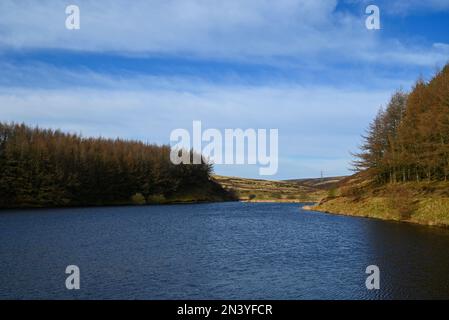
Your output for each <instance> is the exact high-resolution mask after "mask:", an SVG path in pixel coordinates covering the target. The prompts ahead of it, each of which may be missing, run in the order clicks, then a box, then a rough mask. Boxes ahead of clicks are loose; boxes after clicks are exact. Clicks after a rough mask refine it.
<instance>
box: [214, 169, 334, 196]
mask: <svg viewBox="0 0 449 320" xmlns="http://www.w3.org/2000/svg"><path fill="white" fill-rule="evenodd" d="M213 178H214V180H215V181H216V182H218V183H219V184H220V185H221V186H222V187H223V188H225V189H227V190H233V191H234V192H235V194H236V195H237V197H238V198H239V199H240V200H242V201H253V202H317V201H319V200H321V199H322V198H324V197H325V196H326V195H327V194H328V190H329V189H330V188H332V187H333V186H334V185H335V184H336V183H338V181H340V180H341V179H342V177H335V178H324V179H297V180H286V181H272V180H261V179H245V178H237V177H224V176H218V175H216V176H214V177H213Z"/></svg>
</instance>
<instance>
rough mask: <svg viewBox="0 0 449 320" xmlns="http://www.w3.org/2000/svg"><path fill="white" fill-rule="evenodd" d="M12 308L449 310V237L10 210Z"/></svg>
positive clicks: (270, 215) (251, 219)
mask: <svg viewBox="0 0 449 320" xmlns="http://www.w3.org/2000/svg"><path fill="white" fill-rule="evenodd" d="M68 265H76V266H78V267H79V270H80V289H79V290H68V289H67V288H66V286H65V280H66V278H67V277H68V276H69V275H68V274H66V273H65V269H66V267H67V266H68ZM370 265H376V266H378V267H379V270H380V289H379V290H368V289H367V288H366V286H365V280H366V278H367V277H368V276H369V275H368V274H366V273H365V270H366V268H367V266H370ZM0 298H1V299H417V298H424V299H443V298H446V299H448V298H449V230H445V229H439V228H431V227H425V226H417V225H410V224H404V223H396V222H388V221H380V220H372V219H366V218H358V217H346V216H338V215H329V214H324V213H319V212H313V211H303V210H301V204H289V203H241V202H229V203H211V204H192V205H166V206H142V207H139V206H137V207H98V208H69V209H39V210H3V211H1V212H0Z"/></svg>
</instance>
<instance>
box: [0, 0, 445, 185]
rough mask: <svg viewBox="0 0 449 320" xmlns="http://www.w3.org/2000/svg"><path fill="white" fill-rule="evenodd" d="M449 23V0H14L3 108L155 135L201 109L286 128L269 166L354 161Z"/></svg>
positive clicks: (224, 121) (2, 11)
mask: <svg viewBox="0 0 449 320" xmlns="http://www.w3.org/2000/svg"><path fill="white" fill-rule="evenodd" d="M71 4H74V5H77V6H78V7H79V9H80V29H79V30H68V29H67V28H66V26H65V20H66V18H67V14H66V13H65V9H66V7H67V6H68V5H71ZM368 5H376V6H378V7H379V9H380V25H381V28H380V30H368V29H367V28H366V26H365V20H366V19H367V17H368V15H367V14H366V12H365V10H366V7H367V6H368ZM448 31H449V0H428V1H418V0H408V1H405V0H404V1H400V0H378V1H376V0H373V1H365V0H340V1H337V0H277V1H271V0H226V1H224V0H220V1H219V0H147V1H141V0H134V1H127V0H115V1H112V0H111V1H95V0H85V1H82V0H79V1H74V0H70V1H60V0H42V1H39V2H37V1H32V0H2V1H0V121H2V122H24V123H26V124H29V125H31V126H39V127H45V128H55V129H57V128H59V129H62V130H63V131H67V132H75V133H81V134H82V135H83V136H95V137H98V136H102V137H111V138H115V137H122V138H126V139H139V140H142V141H144V142H151V143H157V144H168V143H169V142H170V141H169V138H170V133H171V131H172V130H174V129H177V128H185V129H187V130H191V128H192V121H194V120H200V121H201V122H202V126H203V128H204V129H207V128H217V129H219V130H224V129H226V128H231V129H232V128H242V129H248V128H253V129H256V130H257V129H278V131H279V170H278V172H277V174H276V175H275V176H271V177H268V178H270V179H294V178H309V177H319V176H320V175H321V172H323V174H324V176H336V175H346V174H350V173H351V170H350V169H351V159H352V156H351V152H356V151H357V148H358V146H359V145H360V144H361V141H362V140H361V135H362V134H363V133H364V131H365V129H366V128H367V126H368V125H369V123H370V121H371V120H372V119H373V117H374V116H375V114H376V112H377V110H378V109H379V108H380V107H381V106H385V105H386V104H387V103H388V100H389V98H390V97H391V95H392V93H393V92H394V91H395V90H399V89H403V90H410V88H411V87H412V86H413V84H414V82H415V81H416V80H417V79H418V78H420V77H421V78H424V79H430V78H431V77H432V75H433V74H434V73H435V71H436V70H437V69H438V68H441V67H442V66H444V65H445V64H446V63H447V62H448V61H449V32H448ZM258 169H259V166H258V165H217V166H216V167H215V171H216V173H217V174H222V175H231V176H242V177H252V178H267V177H262V176H259V170H258Z"/></svg>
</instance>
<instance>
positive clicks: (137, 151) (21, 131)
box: [0, 123, 235, 208]
mask: <svg viewBox="0 0 449 320" xmlns="http://www.w3.org/2000/svg"><path fill="white" fill-rule="evenodd" d="M211 173H212V165H211V164H209V163H206V162H203V163H202V164H198V165H183V164H181V165H173V164H172V163H171V161H170V147H169V146H158V145H153V144H146V143H142V142H139V141H127V140H121V139H115V140H112V139H103V138H83V137H81V136H79V135H75V134H68V133H63V132H61V131H59V130H56V131H54V130H48V129H39V128H30V127H27V126H25V125H23V124H21V125H19V124H4V123H0V208H11V207H53V206H89V205H125V204H139V205H140V204H147V203H173V202H197V201H222V200H233V199H235V197H234V196H233V194H232V193H230V192H228V191H226V190H224V189H223V188H222V187H221V186H220V185H219V184H217V183H216V182H215V181H214V180H212V179H211Z"/></svg>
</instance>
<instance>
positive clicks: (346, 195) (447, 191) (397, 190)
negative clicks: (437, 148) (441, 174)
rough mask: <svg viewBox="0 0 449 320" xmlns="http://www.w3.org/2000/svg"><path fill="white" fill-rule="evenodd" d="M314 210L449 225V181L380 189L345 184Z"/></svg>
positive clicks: (407, 184) (394, 185)
mask: <svg viewBox="0 0 449 320" xmlns="http://www.w3.org/2000/svg"><path fill="white" fill-rule="evenodd" d="M310 209H311V210H316V211H322V212H327V213H336V214H343V215H352V216H361V217H369V218H376V219H384V220H394V221H403V222H410V223H417V224H422V225H430V226H441V227H449V183H447V182H439V183H436V182H420V183H396V184H389V185H386V186H383V187H379V188H369V187H365V188H363V187H362V188H360V187H355V186H354V185H352V186H350V187H348V186H346V187H345V186H343V187H340V188H339V189H337V190H336V191H334V195H333V196H328V197H327V198H325V199H323V200H322V201H321V202H320V203H319V204H318V205H316V206H313V207H311V208H310Z"/></svg>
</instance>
